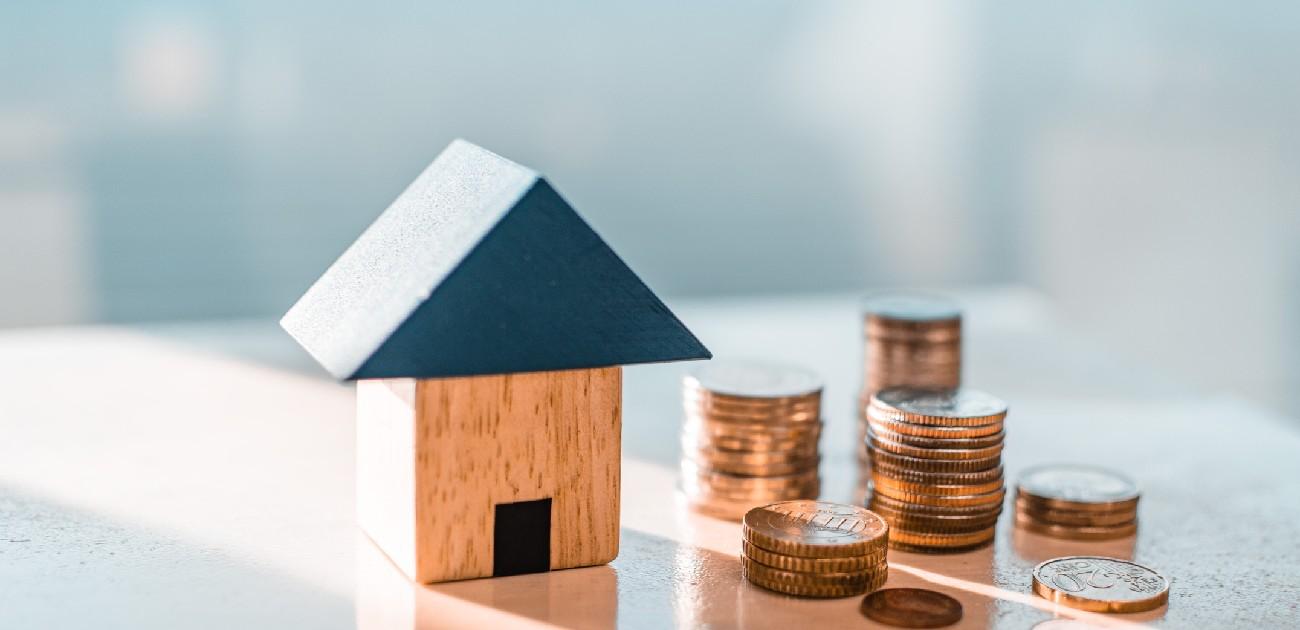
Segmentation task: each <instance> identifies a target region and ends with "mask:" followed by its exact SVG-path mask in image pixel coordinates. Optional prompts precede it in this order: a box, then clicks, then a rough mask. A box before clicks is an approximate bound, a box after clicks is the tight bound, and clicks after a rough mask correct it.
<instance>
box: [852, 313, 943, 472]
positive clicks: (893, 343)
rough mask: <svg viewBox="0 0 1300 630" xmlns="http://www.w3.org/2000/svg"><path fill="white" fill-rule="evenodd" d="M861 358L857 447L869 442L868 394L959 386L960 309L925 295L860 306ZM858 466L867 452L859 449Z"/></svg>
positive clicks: (869, 396) (863, 460)
mask: <svg viewBox="0 0 1300 630" xmlns="http://www.w3.org/2000/svg"><path fill="white" fill-rule="evenodd" d="M863 339H864V341H865V344H866V347H865V351H864V353H863V355H864V359H865V366H864V370H863V383H862V396H861V408H860V409H859V411H860V413H859V415H858V430H859V435H858V437H859V438H860V439H859V444H864V443H865V440H866V437H867V422H866V416H865V413H862V412H865V408H866V406H867V403H868V402H869V401H870V400H871V395H872V394H874V393H876V392H878V391H880V390H882V389H888V388H891V387H913V388H917V389H933V390H940V389H956V388H957V387H958V386H959V385H961V310H960V309H958V307H957V305H956V304H954V303H953V302H951V301H949V300H946V299H944V298H941V297H934V296H926V295H904V294H900V295H883V296H877V297H872V298H869V299H867V300H866V301H865V302H864V303H863ZM858 456H859V461H861V462H863V463H865V459H866V452H865V450H862V449H859V451H858Z"/></svg>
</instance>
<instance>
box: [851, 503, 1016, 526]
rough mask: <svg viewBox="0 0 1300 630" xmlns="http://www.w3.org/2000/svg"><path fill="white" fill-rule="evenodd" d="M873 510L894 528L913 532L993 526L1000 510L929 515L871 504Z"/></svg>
mask: <svg viewBox="0 0 1300 630" xmlns="http://www.w3.org/2000/svg"><path fill="white" fill-rule="evenodd" d="M870 507H871V511H873V512H875V513H876V514H879V515H880V517H881V518H883V519H885V521H886V522H887V523H889V527H890V528H891V530H892V529H905V530H907V531H911V532H934V533H947V534H958V533H965V532H974V531H979V530H982V529H987V528H989V527H993V526H994V525H996V524H997V522H998V516H999V514H1000V513H999V512H991V513H988V514H980V515H975V516H929V515H924V514H915V513H912V512H905V511H901V510H894V509H892V508H887V507H884V506H882V505H877V504H874V503H873V504H871V506H870Z"/></svg>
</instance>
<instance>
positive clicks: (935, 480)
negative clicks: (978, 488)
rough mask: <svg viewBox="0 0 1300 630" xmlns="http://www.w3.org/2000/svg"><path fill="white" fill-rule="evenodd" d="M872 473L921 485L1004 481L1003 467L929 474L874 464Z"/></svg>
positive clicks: (954, 484)
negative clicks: (967, 471)
mask: <svg viewBox="0 0 1300 630" xmlns="http://www.w3.org/2000/svg"><path fill="white" fill-rule="evenodd" d="M873 464H874V465H873V466H872V467H871V473H872V474H875V475H881V476H884V477H891V478H894V479H897V480H899V481H908V482H911V483H919V484H934V485H953V486H960V485H977V484H981V483H987V482H990V481H994V480H998V479H1002V467H1001V466H995V467H993V468H990V469H988V470H981V471H978V472H969V473H928V472H920V471H916V470H912V469H910V468H901V467H898V466H891V465H889V464H886V463H884V462H879V461H878V462H873Z"/></svg>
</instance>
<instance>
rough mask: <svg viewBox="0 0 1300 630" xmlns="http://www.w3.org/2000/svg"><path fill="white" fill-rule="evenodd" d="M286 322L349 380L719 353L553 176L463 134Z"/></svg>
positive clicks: (312, 350)
mask: <svg viewBox="0 0 1300 630" xmlns="http://www.w3.org/2000/svg"><path fill="white" fill-rule="evenodd" d="M281 324H282V325H283V326H284V328H285V330H287V331H288V332H289V334H290V335H292V336H293V337H294V338H295V339H297V340H298V341H299V343H301V344H302V345H303V347H304V348H306V349H307V351H308V352H310V353H311V354H312V355H313V356H314V357H315V358H316V359H317V360H318V361H320V363H321V364H322V365H323V366H324V367H325V368H326V369H327V370H329V371H330V373H332V374H333V375H334V376H335V377H337V378H340V379H345V380H348V379H359V378H390V377H415V378H433V377H442V376H468V375H475V374H501V373H509V372H530V371H540V370H560V369H576V368H589V367H600V366H609V365H625V364H633V363H650V362H659V361H676V360H684V359H707V358H709V356H710V355H709V351H708V350H707V349H705V347H704V346H703V345H702V344H701V343H700V342H699V341H698V340H697V339H696V338H695V336H694V335H692V334H691V332H690V331H689V330H687V329H686V327H685V326H683V325H682V323H681V322H680V321H678V319H677V318H676V317H675V316H674V315H673V314H672V312H671V311H669V310H668V308H667V307H666V306H664V304H663V302H661V301H660V300H659V298H657V297H656V296H655V295H654V293H653V292H651V291H650V289H649V288H648V287H646V285H645V284H644V283H642V282H641V280H640V279H639V278H637V276H636V274H634V273H633V272H632V270H631V269H629V268H628V267H627V265H626V264H624V263H623V261H622V260H620V259H619V257H618V256H617V255H616V254H615V253H614V252H613V251H612V250H611V249H610V248H609V246H608V245H606V244H605V242H604V241H603V240H601V238H600V237H599V236H598V235H597V234H596V233H595V232H594V231H593V230H592V229H591V227H590V226H588V225H587V223H586V222H585V221H583V220H582V218H581V217H579V216H578V215H577V213H575V212H574V211H573V209H572V208H571V207H570V206H569V204H568V203H566V202H565V201H564V199H563V198H561V197H560V195H559V194H558V193H556V191H555V189H553V188H552V187H551V186H550V184H548V183H547V182H546V181H545V180H544V179H542V178H541V177H540V176H539V175H538V174H537V173H535V172H533V171H531V170H528V169H526V168H524V167H522V166H519V165H518V164H515V163H513V162H510V161H509V160H506V159H504V158H501V157H499V156H497V155H495V154H492V153H490V152H488V151H486V150H484V149H481V148H479V147H477V146H474V145H472V144H470V143H468V142H464V141H460V140H458V141H456V142H453V143H452V144H451V146H449V147H448V148H447V149H446V150H445V151H444V152H443V153H442V154H441V155H439V156H438V158H437V159H436V160H434V162H433V164H431V165H430V166H429V168H428V169H426V170H425V171H424V173H422V174H421V175H420V177H419V178H417V179H416V181H415V182H414V183H413V184H411V186H410V187H409V188H408V189H407V190H406V191H405V192H404V193H402V195H401V197H399V198H398V200H397V201H396V202H394V203H393V205H392V206H390V207H389V209H388V210H387V211H385V212H384V214H383V215H382V216H380V217H379V219H378V220H376V221H375V223H374V224H373V225H371V227H370V228H368V229H367V230H366V232H365V233H364V234H362V236H361V237H360V238H359V239H358V240H357V242H356V243H354V244H353V245H352V247H350V248H349V249H348V250H347V251H346V252H344V254H343V256H342V257H340V258H339V260H338V261H336V262H335V263H334V265H332V266H331V267H330V268H329V270H328V271H326V272H325V275H323V276H322V277H321V279H320V280H318V281H317V282H316V284H315V285H313V286H312V287H311V289H309V290H308V291H307V293H306V294H305V295H304V296H303V297H302V299H300V300H299V301H298V303H297V304H295V305H294V306H293V308H292V309H290V310H289V312H288V314H286V315H285V317H284V319H283V320H282V321H281Z"/></svg>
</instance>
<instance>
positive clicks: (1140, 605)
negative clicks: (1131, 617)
mask: <svg viewBox="0 0 1300 630" xmlns="http://www.w3.org/2000/svg"><path fill="white" fill-rule="evenodd" d="M1033 580H1034V593H1035V594H1036V595H1038V596H1040V597H1042V598H1044V599H1048V600H1050V601H1053V602H1056V603H1058V604H1064V605H1066V606H1069V607H1071V608H1078V609H1079V610H1087V611H1091V612H1107V613H1131V612H1141V611H1144V610H1151V609H1153V608H1159V607H1160V606H1162V605H1164V604H1165V603H1166V602H1168V601H1169V580H1167V579H1165V578H1164V577H1163V576H1161V575H1160V574H1159V573H1156V572H1155V571H1153V570H1151V569H1148V568H1146V567H1144V566H1142V565H1140V564H1137V563H1134V562H1129V561H1127V560H1120V559H1118V558H1105V557H1100V556H1068V557H1065V558H1056V559H1054V560H1048V561H1047V562H1044V563H1042V564H1040V565H1038V566H1036V567H1034V577H1033Z"/></svg>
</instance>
